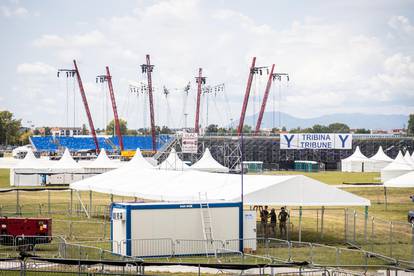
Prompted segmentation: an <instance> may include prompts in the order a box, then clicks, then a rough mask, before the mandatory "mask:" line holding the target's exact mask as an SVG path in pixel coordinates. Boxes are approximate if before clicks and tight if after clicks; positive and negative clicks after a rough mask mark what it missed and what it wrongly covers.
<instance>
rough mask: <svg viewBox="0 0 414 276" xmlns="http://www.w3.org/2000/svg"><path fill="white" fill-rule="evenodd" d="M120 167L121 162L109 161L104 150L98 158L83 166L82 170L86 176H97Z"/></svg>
mask: <svg viewBox="0 0 414 276" xmlns="http://www.w3.org/2000/svg"><path fill="white" fill-rule="evenodd" d="M120 166H121V162H119V161H118V162H117V161H113V160H111V159H109V157H108V155H107V154H106V151H105V149H101V152H100V153H99V155H98V157H97V158H96V159H95V160H94V161H92V162H90V163H89V164H87V165H85V166H84V169H85V173H86V174H91V173H92V174H99V173H104V172H107V171H110V170H113V169H116V168H119V167H120Z"/></svg>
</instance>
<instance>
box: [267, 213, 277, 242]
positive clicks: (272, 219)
mask: <svg viewBox="0 0 414 276" xmlns="http://www.w3.org/2000/svg"><path fill="white" fill-rule="evenodd" d="M269 216H270V229H271V230H272V235H274V236H276V223H277V215H276V212H275V208H272V210H270V215H269Z"/></svg>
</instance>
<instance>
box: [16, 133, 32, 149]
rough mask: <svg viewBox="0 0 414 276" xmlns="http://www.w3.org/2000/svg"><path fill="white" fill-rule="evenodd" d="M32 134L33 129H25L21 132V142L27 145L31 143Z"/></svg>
mask: <svg viewBox="0 0 414 276" xmlns="http://www.w3.org/2000/svg"><path fill="white" fill-rule="evenodd" d="M30 136H32V131H31V130H28V131H24V132H22V133H21V134H20V137H19V142H20V144H21V145H27V144H29V143H30V140H29V137H30Z"/></svg>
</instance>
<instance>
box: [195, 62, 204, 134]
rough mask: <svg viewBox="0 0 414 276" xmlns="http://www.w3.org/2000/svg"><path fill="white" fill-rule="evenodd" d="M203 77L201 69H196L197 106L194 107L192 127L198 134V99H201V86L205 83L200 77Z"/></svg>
mask: <svg viewBox="0 0 414 276" xmlns="http://www.w3.org/2000/svg"><path fill="white" fill-rule="evenodd" d="M202 75H203V69H202V68H199V69H198V77H196V78H195V79H196V83H197V106H196V117H195V125H194V132H195V133H197V134H198V133H199V128H200V123H199V120H200V98H201V85H202V84H205V83H206V78H205V77H203V76H202Z"/></svg>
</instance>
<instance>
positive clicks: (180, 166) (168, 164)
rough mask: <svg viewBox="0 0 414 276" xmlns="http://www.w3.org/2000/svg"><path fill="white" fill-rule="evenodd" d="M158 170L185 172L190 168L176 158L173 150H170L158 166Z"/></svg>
mask: <svg viewBox="0 0 414 276" xmlns="http://www.w3.org/2000/svg"><path fill="white" fill-rule="evenodd" d="M158 168H159V169H163V170H175V171H182V170H187V169H189V168H190V166H188V165H187V164H186V163H184V162H183V161H182V160H181V159H180V157H179V156H178V154H177V152H176V151H175V149H174V148H172V149H171V151H170V154H169V155H168V157H167V159H165V160H164V161H163V162H162V163H161V164H160V165H159V166H158Z"/></svg>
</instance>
